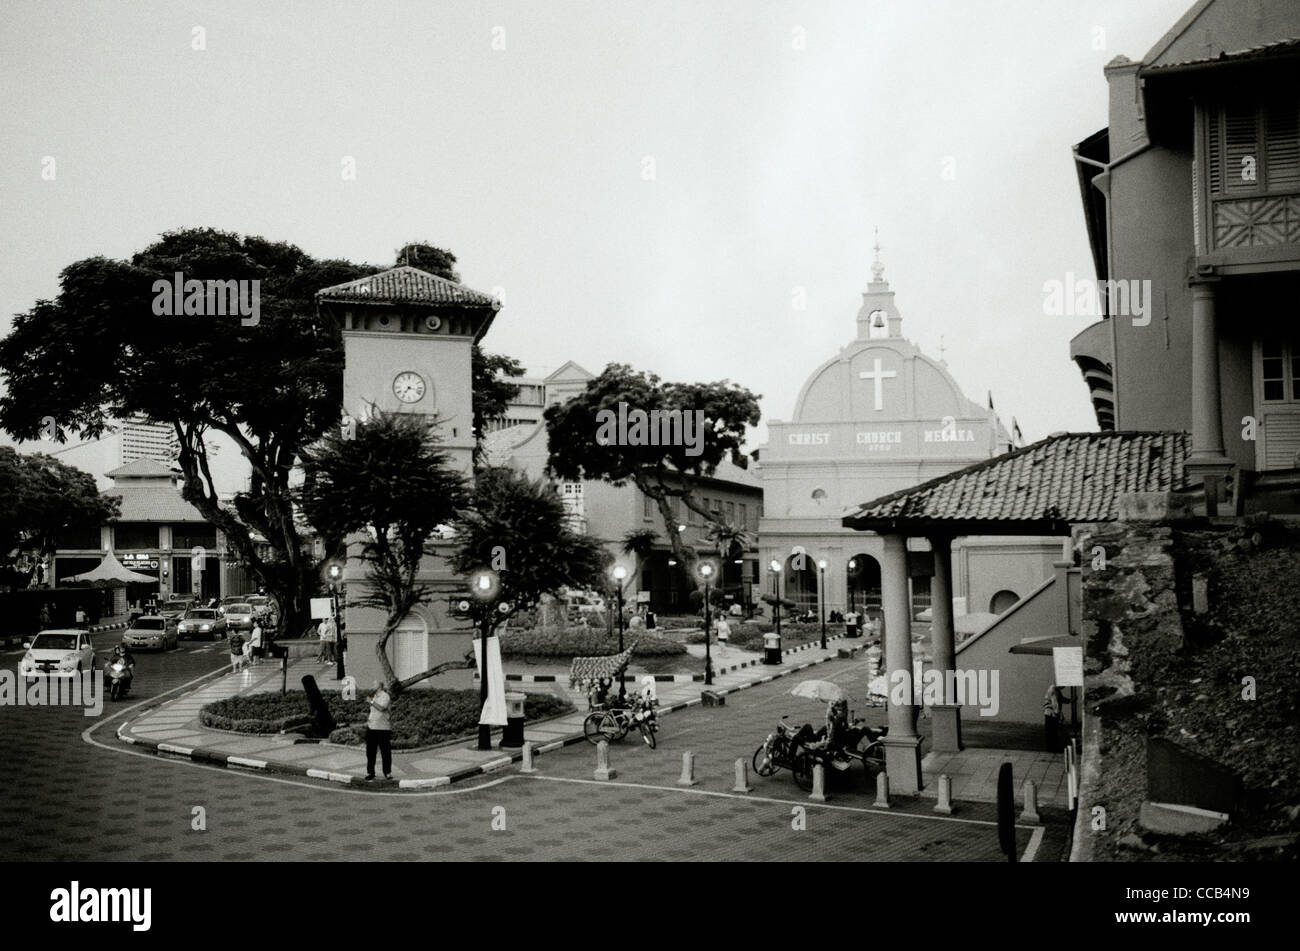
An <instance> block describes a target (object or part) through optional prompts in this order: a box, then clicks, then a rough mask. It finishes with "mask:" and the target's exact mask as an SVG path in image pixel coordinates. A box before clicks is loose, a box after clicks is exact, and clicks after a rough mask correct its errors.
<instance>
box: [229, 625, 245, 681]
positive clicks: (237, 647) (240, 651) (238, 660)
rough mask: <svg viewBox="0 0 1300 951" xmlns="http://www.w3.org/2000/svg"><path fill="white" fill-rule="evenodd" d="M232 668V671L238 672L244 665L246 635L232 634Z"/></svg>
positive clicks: (230, 642) (230, 643)
mask: <svg viewBox="0 0 1300 951" xmlns="http://www.w3.org/2000/svg"><path fill="white" fill-rule="evenodd" d="M228 643H229V646H230V670H231V673H237V672H238V671H239V668H240V667H242V666H244V635H243V634H237V633H236V634H231V635H230V641H229V642H228Z"/></svg>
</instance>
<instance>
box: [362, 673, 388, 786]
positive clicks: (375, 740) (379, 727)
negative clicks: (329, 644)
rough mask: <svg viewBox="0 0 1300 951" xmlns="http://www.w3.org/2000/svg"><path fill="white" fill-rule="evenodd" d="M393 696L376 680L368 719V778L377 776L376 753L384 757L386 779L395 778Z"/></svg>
mask: <svg viewBox="0 0 1300 951" xmlns="http://www.w3.org/2000/svg"><path fill="white" fill-rule="evenodd" d="M392 704H393V698H392V697H391V696H390V695H389V693H388V691H387V690H386V689H384V687H383V686H382V685H381V684H380V683H379V681H377V680H376V681H375V692H374V694H373V695H372V696H371V697H370V718H369V719H368V720H366V779H367V780H371V779H374V778H375V753H376V752H379V753H380V754H382V757H383V766H384V779H392V778H393V742H392V741H393V725H392V723H391V722H390V721H389V719H388V710H389V708H390V707H391V706H392Z"/></svg>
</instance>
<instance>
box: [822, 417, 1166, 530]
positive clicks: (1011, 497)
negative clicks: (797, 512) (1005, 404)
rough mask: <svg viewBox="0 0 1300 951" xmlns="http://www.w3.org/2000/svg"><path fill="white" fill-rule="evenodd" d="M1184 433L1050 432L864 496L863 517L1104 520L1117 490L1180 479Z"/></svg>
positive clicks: (1161, 488)
mask: <svg viewBox="0 0 1300 951" xmlns="http://www.w3.org/2000/svg"><path fill="white" fill-rule="evenodd" d="M1190 443H1191V438H1190V437H1189V436H1188V435H1187V434H1186V433H1168V432H1121V433H1116V432H1102V433H1065V434H1062V435H1059V436H1049V437H1048V438H1047V439H1044V440H1042V441H1041V442H1036V443H1034V444H1033V445H1030V446H1025V447H1024V448H1023V449H1017V450H1015V451H1014V452H1009V453H1006V454H1004V455H1001V456H995V457H993V458H992V459H989V460H986V461H985V462H981V463H977V464H976V465H973V466H970V467H968V468H966V469H960V470H958V471H957V472H951V473H949V474H948V475H945V476H941V477H940V478H938V479H932V480H930V481H929V482H925V483H923V484H921V485H918V486H915V487H913V488H911V489H905V490H903V491H901V492H894V493H892V494H890V495H886V496H883V497H881V498H878V499H873V500H871V501H869V502H864V503H863V504H862V505H861V506H859V507H858V508H857V509H856V510H854V511H852V512H850V513H849V514H847V515H846V516H845V517H844V524H845V525H846V526H848V527H851V528H861V527H869V526H864V525H860V524H855V523H860V522H889V521H893V520H898V519H903V520H908V519H910V520H916V521H921V522H934V521H940V522H941V521H954V522H972V521H987V522H991V523H997V522H1008V523H1009V522H1042V521H1054V522H1106V521H1112V520H1114V519H1115V518H1116V517H1117V516H1118V510H1117V505H1116V495H1117V494H1119V493H1121V492H1168V491H1171V490H1174V489H1177V488H1179V487H1180V486H1181V484H1182V479H1183V463H1184V462H1185V461H1186V459H1187V453H1188V451H1189V447H1190Z"/></svg>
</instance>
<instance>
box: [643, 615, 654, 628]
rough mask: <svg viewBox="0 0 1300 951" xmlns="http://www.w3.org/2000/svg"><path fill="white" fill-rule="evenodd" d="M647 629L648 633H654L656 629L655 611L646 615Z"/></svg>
mask: <svg viewBox="0 0 1300 951" xmlns="http://www.w3.org/2000/svg"><path fill="white" fill-rule="evenodd" d="M645 629H646V630H647V631H653V630H654V629H655V613H654V612H653V611H647V612H646V613H645Z"/></svg>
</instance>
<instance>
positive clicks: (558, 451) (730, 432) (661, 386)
mask: <svg viewBox="0 0 1300 951" xmlns="http://www.w3.org/2000/svg"><path fill="white" fill-rule="evenodd" d="M620 404H623V411H622V413H621V414H620ZM633 411H640V412H645V413H650V412H658V413H661V414H672V413H679V414H681V416H679V417H678V418H679V419H681V420H682V423H683V425H682V426H681V428H680V434H681V436H682V438H680V439H675V440H674V439H667V440H665V439H655V440H654V442H656V443H658V444H656V445H650V444H647V442H648V436H649V435H650V434H649V433H647V432H646V431H645V430H644V429H643V430H642V437H641V438H633V433H632V430H631V427H629V431H628V433H626V434H623V433H620V434H618V438H615V439H608V438H603V433H604V432H607V431H608V429H609V423H610V421H611V419H625V418H631V417H632V414H633ZM686 414H690V420H691V423H692V424H693V425H691V427H690V429H691V431H690V436H691V438H689V439H688V438H686V434H687V425H686ZM661 418H664V419H671V418H672V417H671V416H664V417H661ZM758 420H759V409H758V396H756V395H755V394H753V393H751V392H750V391H749V390H747V389H745V388H744V387H741V386H739V385H737V384H734V383H731V382H728V381H726V380H723V381H721V382H717V383H663V382H661V381H660V379H659V377H658V376H656V375H654V374H650V373H644V372H641V371H638V370H634V369H632V367H630V366H627V365H626V364H620V363H612V364H610V365H609V366H607V367H606V368H605V370H604V372H603V373H601V375H600V376H598V377H596V378H595V379H594V380H591V381H590V382H589V383H588V384H587V387H586V389H585V390H584V391H583V392H582V393H580V394H578V395H577V396H575V397H574V398H573V399H571V400H569V401H568V402H567V403H562V404H557V405H554V406H551V407H548V408H547V410H546V427H547V436H548V439H549V446H550V456H549V460H548V463H547V468H548V471H549V472H551V473H552V474H553V475H555V476H556V477H558V478H561V479H566V480H570V481H579V480H581V479H601V480H604V481H606V482H609V483H610V484H612V485H616V486H619V485H626V484H627V483H629V482H630V483H632V484H633V485H635V486H636V487H637V488H638V489H640V490H641V492H642V493H643V494H645V495H647V496H649V497H650V498H651V499H653V500H654V501H655V504H656V507H657V508H658V510H659V515H660V518H661V519H662V520H663V524H664V529H665V532H666V534H667V536H668V541H669V543H670V544H671V545H672V549H673V553H674V554H675V555H676V557H677V561H678V563H679V564H680V565H681V566H682V568H683V570H684V571H687V572H689V571H690V570H691V566H692V565H693V564H694V562H695V552H694V551H693V550H690V549H688V548H687V547H686V545H685V544H684V543H683V542H682V539H681V533H680V532H678V531H677V519H676V518H675V517H674V515H673V510H672V506H671V503H670V500H671V499H674V498H678V499H681V501H682V504H684V505H685V506H686V507H687V508H689V509H691V510H692V511H694V512H696V513H697V514H699V515H700V516H701V517H702V518H703V519H704V521H705V524H713V523H715V522H716V520H717V519H716V515H715V513H714V512H712V511H710V510H708V509H706V508H705V507H704V505H703V503H702V502H701V501H700V500H699V498H698V496H697V495H696V480H697V479H699V478H700V477H701V476H710V475H712V474H713V473H714V472H716V471H717V468H718V465H719V464H720V463H721V462H722V461H723V459H724V458H725V457H726V456H728V455H729V456H730V457H731V460H732V462H733V463H735V464H736V465H738V466H740V467H742V468H745V467H746V466H747V464H748V459H747V458H746V457H745V455H744V453H743V452H742V448H741V447H742V446H743V444H744V441H745V436H746V427H747V426H754V425H757V424H758ZM697 421H698V422H697ZM651 425H652V426H653V423H652V424H651ZM696 426H698V428H696ZM662 434H663V433H662V430H660V431H659V435H662ZM598 436H600V437H601V438H598ZM624 437H627V438H624Z"/></svg>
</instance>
